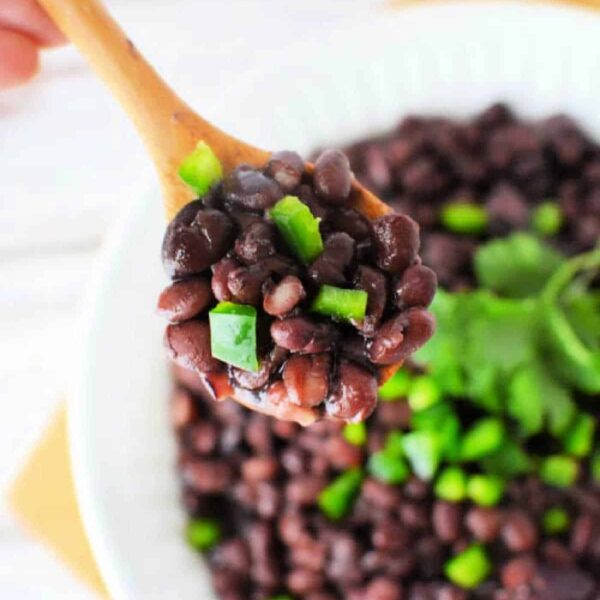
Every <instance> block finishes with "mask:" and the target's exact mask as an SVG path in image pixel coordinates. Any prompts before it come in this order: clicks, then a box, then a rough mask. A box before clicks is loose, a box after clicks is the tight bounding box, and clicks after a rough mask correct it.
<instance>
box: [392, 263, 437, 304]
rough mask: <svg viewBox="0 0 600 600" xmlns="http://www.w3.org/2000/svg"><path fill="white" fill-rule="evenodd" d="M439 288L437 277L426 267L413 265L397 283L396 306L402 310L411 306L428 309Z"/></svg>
mask: <svg viewBox="0 0 600 600" xmlns="http://www.w3.org/2000/svg"><path fill="white" fill-rule="evenodd" d="M436 288H437V275H436V274H435V273H434V272H433V271H432V270H431V269H430V268H429V267H426V266H424V265H413V266H412V267H409V268H408V269H406V271H404V273H402V276H401V277H400V279H399V280H398V282H397V283H396V287H395V290H394V291H395V293H396V306H397V307H398V308H399V309H400V310H404V309H405V308H409V307H411V306H421V307H423V308H426V307H428V306H429V305H430V304H431V301H432V300H433V297H434V295H435V290H436Z"/></svg>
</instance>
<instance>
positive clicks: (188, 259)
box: [162, 202, 235, 279]
mask: <svg viewBox="0 0 600 600" xmlns="http://www.w3.org/2000/svg"><path fill="white" fill-rule="evenodd" d="M191 205H194V207H193V210H192V208H189V207H190V206H191ZM201 206H202V205H201V203H200V204H199V205H198V204H197V203H196V202H193V203H191V204H190V205H188V206H186V207H185V208H184V209H183V210H182V211H180V213H179V214H178V215H177V216H176V217H175V218H174V219H173V221H172V222H171V223H170V224H169V226H168V227H167V230H166V232H165V237H164V239H163V245H162V260H163V265H164V267H165V270H166V272H167V274H168V275H169V277H171V278H172V279H177V278H181V277H187V276H189V275H196V274H198V273H201V272H202V271H205V270H206V269H208V268H209V267H210V266H211V265H212V264H213V263H215V262H217V261H218V260H219V259H220V258H222V257H223V256H224V255H225V254H226V253H227V251H228V250H229V249H230V248H231V245H232V243H233V238H234V235H235V227H234V224H233V222H232V221H231V219H230V218H229V217H228V216H227V215H226V214H225V213H224V212H221V211H219V210H213V209H202V208H201Z"/></svg>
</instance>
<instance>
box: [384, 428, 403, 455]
mask: <svg viewBox="0 0 600 600" xmlns="http://www.w3.org/2000/svg"><path fill="white" fill-rule="evenodd" d="M403 440H404V433H402V431H400V430H399V429H395V430H394V431H390V432H389V433H388V435H387V437H386V438H385V446H384V450H385V451H386V452H387V453H388V454H391V455H392V456H404V447H403V445H402V443H403Z"/></svg>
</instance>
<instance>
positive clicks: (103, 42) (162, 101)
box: [38, 0, 400, 424]
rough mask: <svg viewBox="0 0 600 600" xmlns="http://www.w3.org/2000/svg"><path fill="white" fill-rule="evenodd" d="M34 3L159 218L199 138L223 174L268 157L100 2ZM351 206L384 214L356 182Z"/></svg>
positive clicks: (173, 202)
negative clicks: (74, 60) (181, 84)
mask: <svg viewBox="0 0 600 600" xmlns="http://www.w3.org/2000/svg"><path fill="white" fill-rule="evenodd" d="M38 1H39V3H40V4H41V5H42V6H43V7H44V8H45V9H46V11H47V12H48V13H49V15H50V16H51V17H52V18H53V19H54V21H55V22H56V24H57V25H58V26H59V27H60V29H62V31H63V33H64V34H65V35H66V36H67V37H68V38H69V39H70V40H71V41H72V42H73V43H74V44H75V46H77V48H78V49H79V51H80V52H81V53H82V54H83V55H84V56H85V57H86V59H87V60H88V62H89V64H90V65H91V67H92V68H93V69H94V70H95V71H96V73H97V74H98V75H99V76H100V78H101V79H102V80H103V81H104V83H105V84H106V85H107V86H108V88H109V89H110V90H111V91H112V93H113V94H114V96H115V97H116V98H117V100H119V102H120V103H121V105H122V107H123V108H124V109H125V111H126V113H127V114H128V115H129V118H130V119H131V120H132V121H133V123H134V125H135V126H136V128H137V130H138V133H139V135H140V137H141V138H142V140H143V142H144V144H145V145H146V147H147V149H148V152H149V153H150V155H151V156H152V159H153V160H154V164H155V166H156V170H157V172H158V175H159V178H160V181H161V186H162V192H163V202H164V206H165V210H166V214H167V219H169V220H170V219H171V218H172V217H173V216H174V215H175V214H176V213H177V212H178V210H179V209H180V208H182V207H183V206H185V205H186V204H187V203H188V202H190V201H191V200H193V199H194V194H193V192H192V191H191V189H190V188H189V187H187V186H186V185H185V184H184V183H183V182H182V181H181V180H180V179H179V177H178V175H177V171H178V168H179V165H180V163H181V161H182V159H183V158H184V157H185V156H187V155H188V154H189V153H190V152H192V150H193V149H194V148H195V146H196V144H197V143H198V141H199V140H204V141H205V142H206V143H207V144H208V145H209V146H210V147H211V148H212V149H213V151H214V152H215V153H216V155H217V156H218V157H219V159H220V161H221V163H222V164H223V169H224V171H225V173H228V172H229V171H231V170H233V169H234V167H236V166H237V165H239V164H240V163H247V164H250V165H253V166H256V167H260V166H262V165H264V164H265V162H266V161H267V160H268V158H269V156H270V154H271V153H270V152H268V151H266V150H262V149H260V148H256V147H254V146H251V145H250V144H246V143H245V142H242V141H241V140H238V139H236V138H234V137H233V136H231V135H229V134H227V133H225V132H224V131H221V130H220V129H219V128H217V127H215V126H214V125H212V124H211V123H209V122H208V121H206V120H205V119H203V118H202V117H201V116H200V115H198V114H196V113H195V112H194V111H193V110H192V109H191V108H190V107H189V106H188V105H187V104H186V103H185V102H183V100H181V99H180V98H179V97H178V96H177V94H175V92H174V91H173V90H171V88H169V86H168V85H167V84H166V83H165V82H164V81H163V80H162V79H161V78H160V76H159V75H158V74H157V73H156V71H155V70H154V69H153V68H152V66H150V64H148V62H147V61H146V60H145V59H144V57H143V56H142V55H141V54H140V53H139V51H138V50H137V49H136V47H135V45H134V44H133V42H132V41H131V40H130V39H129V38H128V37H127V36H126V35H125V33H124V32H123V30H122V29H121V28H120V27H119V25H118V24H117V23H116V22H115V20H114V19H113V18H112V17H111V16H110V14H109V13H108V11H107V10H106V8H105V7H104V6H103V5H102V3H101V2H99V1H98V0H38ZM307 168H308V169H309V170H311V169H312V165H310V164H307ZM352 202H353V205H354V207H355V208H356V209H357V210H358V211H359V212H361V213H362V214H363V215H364V216H366V217H367V218H369V219H373V218H376V217H379V216H381V215H384V214H386V213H389V212H390V210H391V209H390V208H389V206H387V205H386V204H384V203H383V202H382V201H381V200H379V198H377V197H376V196H374V195H373V194H372V193H370V192H369V191H368V190H367V189H365V188H364V187H363V186H361V185H360V184H359V183H358V182H355V183H354V184H353V191H352ZM399 366H400V365H391V366H387V367H384V368H382V369H381V370H380V381H382V382H383V381H385V380H386V379H388V378H389V377H390V376H391V375H392V374H393V373H394V372H395V371H396V370H397V368H398V367H399ZM216 387H217V388H218V389H216V390H215V392H216V395H217V396H218V397H222V396H223V395H224V394H228V393H229V392H230V391H231V390H230V389H225V388H227V387H228V386H226V385H225V382H219V383H218V385H217V386H216ZM229 395H230V394H229ZM236 400H238V401H239V402H241V403H242V404H245V405H249V407H250V408H253V409H255V410H257V409H260V407H257V406H256V405H255V404H252V403H249V402H248V401H247V400H245V399H243V398H236ZM276 416H277V415H276ZM299 420H300V419H299ZM301 420H302V421H303V422H304V424H306V423H308V422H312V421H314V420H315V415H314V414H313V411H307V412H306V414H303V415H302V419H301Z"/></svg>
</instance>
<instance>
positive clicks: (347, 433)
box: [342, 421, 367, 446]
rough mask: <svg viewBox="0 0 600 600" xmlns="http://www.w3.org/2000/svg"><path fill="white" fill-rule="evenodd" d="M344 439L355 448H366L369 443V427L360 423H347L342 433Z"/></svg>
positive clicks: (362, 422)
mask: <svg viewBox="0 0 600 600" xmlns="http://www.w3.org/2000/svg"><path fill="white" fill-rule="evenodd" d="M342 435H343V436H344V439H345V440H346V441H347V442H348V443H350V444H352V445H353V446H364V445H365V444H366V443H367V426H366V425H365V423H364V421H361V422H360V423H347V424H346V425H344V429H343V431H342Z"/></svg>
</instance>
